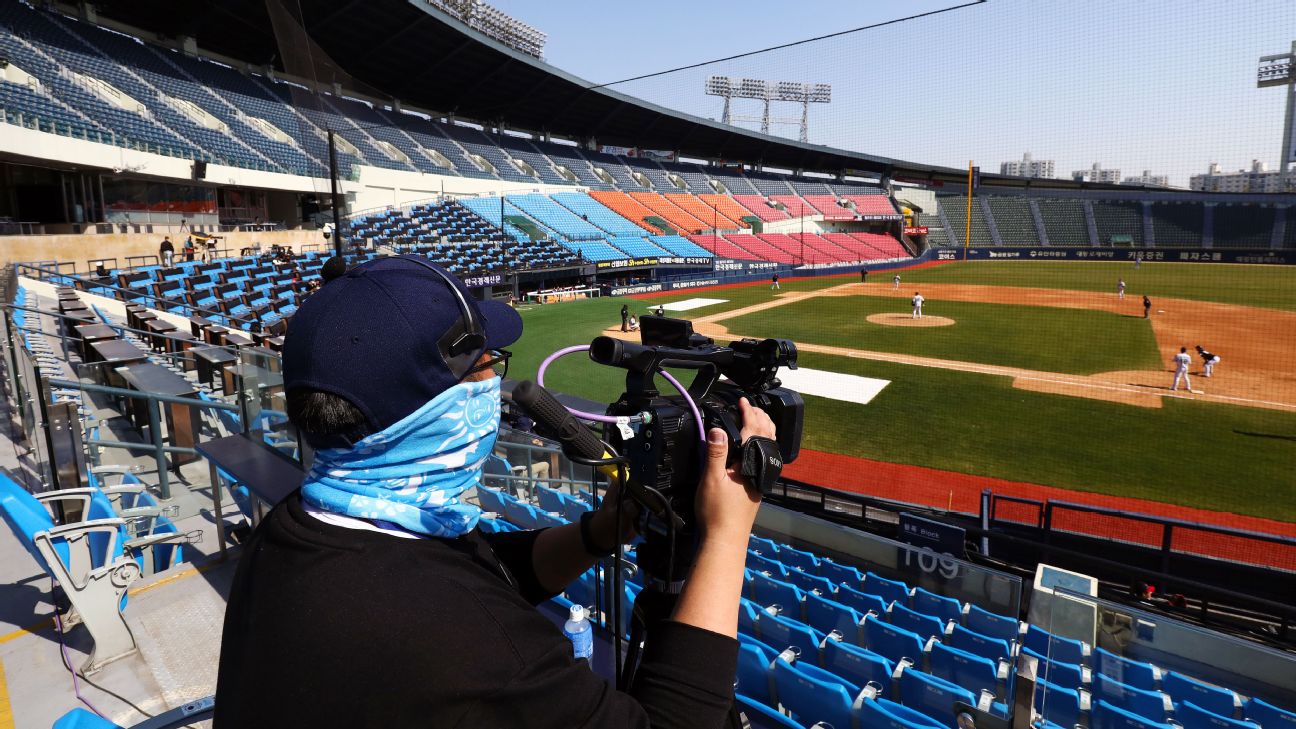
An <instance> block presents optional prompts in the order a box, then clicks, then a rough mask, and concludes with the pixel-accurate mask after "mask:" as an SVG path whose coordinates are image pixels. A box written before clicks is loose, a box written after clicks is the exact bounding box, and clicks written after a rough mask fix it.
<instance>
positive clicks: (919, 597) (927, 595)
mask: <svg viewBox="0 0 1296 729" xmlns="http://www.w3.org/2000/svg"><path fill="white" fill-rule="evenodd" d="M912 605H913V609H914V610H917V611H918V612H920V613H925V614H927V615H931V616H934V617H937V618H940V621H941V622H942V623H948V622H949V621H951V620H954V621H961V620H962V619H963V603H961V602H959V601H958V600H955V599H954V598H952V597H945V596H944V595H937V594H936V593H934V592H928V591H926V590H924V589H922V588H921V587H916V588H914V593H913V598H912Z"/></svg>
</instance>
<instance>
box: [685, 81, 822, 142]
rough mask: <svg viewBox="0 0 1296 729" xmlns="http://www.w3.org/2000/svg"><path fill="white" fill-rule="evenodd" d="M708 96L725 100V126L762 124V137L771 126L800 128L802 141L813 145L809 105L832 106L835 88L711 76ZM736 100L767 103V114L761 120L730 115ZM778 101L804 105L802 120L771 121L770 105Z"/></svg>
mask: <svg viewBox="0 0 1296 729" xmlns="http://www.w3.org/2000/svg"><path fill="white" fill-rule="evenodd" d="M706 94H707V95H708V96H719V97H722V98H723V99H724V111H723V113H722V114H721V116H720V121H721V123H723V124H733V123H734V122H735V121H759V122H760V123H761V133H762V134H769V129H770V124H771V123H775V124H800V126H801V141H802V142H809V141H810V128H809V127H810V124H809V121H810V119H809V117H810V105H811V104H828V103H831V102H832V84H819V83H801V82H799V81H765V80H763V79H755V78H733V77H731V76H708V77H707V80H706ZM733 99H756V100H757V101H761V102H764V105H765V112H764V114H762V115H761V116H759V117H750V116H734V115H733V114H731V113H730V102H731V101H732V100H733ZM776 101H784V102H792V103H797V104H800V105H801V118H800V119H787V118H772V117H770V104H771V103H772V102H776Z"/></svg>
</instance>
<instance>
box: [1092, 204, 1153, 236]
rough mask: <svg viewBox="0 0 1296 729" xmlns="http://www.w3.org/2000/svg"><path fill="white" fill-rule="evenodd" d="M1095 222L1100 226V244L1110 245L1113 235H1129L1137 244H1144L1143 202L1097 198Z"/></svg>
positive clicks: (1094, 212) (1094, 208)
mask: <svg viewBox="0 0 1296 729" xmlns="http://www.w3.org/2000/svg"><path fill="white" fill-rule="evenodd" d="M1093 216H1094V224H1095V225H1096V226H1097V227H1098V244H1099V245H1104V246H1105V245H1110V244H1111V242H1112V236H1129V237H1130V238H1131V239H1132V240H1133V241H1134V245H1135V246H1143V245H1144V240H1143V204H1142V203H1137V202H1116V201H1110V200H1095V201H1094V202H1093Z"/></svg>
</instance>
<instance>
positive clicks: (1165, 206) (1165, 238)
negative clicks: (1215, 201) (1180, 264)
mask: <svg viewBox="0 0 1296 729" xmlns="http://www.w3.org/2000/svg"><path fill="white" fill-rule="evenodd" d="M1150 210H1151V215H1152V236H1153V237H1154V238H1155V239H1156V244H1157V246H1159V247H1173V248H1198V247H1200V246H1201V244H1202V220H1203V216H1204V214H1205V208H1204V207H1203V206H1202V205H1200V204H1197V203H1158V204H1155V205H1152V206H1151V208H1150Z"/></svg>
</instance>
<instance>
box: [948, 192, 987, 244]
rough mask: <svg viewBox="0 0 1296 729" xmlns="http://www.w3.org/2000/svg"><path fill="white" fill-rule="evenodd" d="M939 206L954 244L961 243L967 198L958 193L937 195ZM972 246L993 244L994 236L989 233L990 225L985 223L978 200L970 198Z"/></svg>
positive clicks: (965, 219) (962, 242)
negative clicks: (947, 222) (945, 218)
mask: <svg viewBox="0 0 1296 729" xmlns="http://www.w3.org/2000/svg"><path fill="white" fill-rule="evenodd" d="M937 199H938V200H939V201H940V204H941V207H943V208H944V209H945V214H946V215H947V216H948V217H949V221H950V226H951V230H950V235H951V237H952V239H953V240H952V242H953V243H954V244H955V245H959V246H961V245H963V244H964V240H963V236H964V233H965V228H966V222H967V210H968V208H967V198H966V197H962V196H960V195H938V196H937ZM971 245H974V246H990V245H994V238H993V237H992V236H991V235H990V226H989V225H988V224H987V223H986V220H985V215H984V214H983V213H982V211H981V205H980V200H979V199H978V198H973V199H972V243H971Z"/></svg>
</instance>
